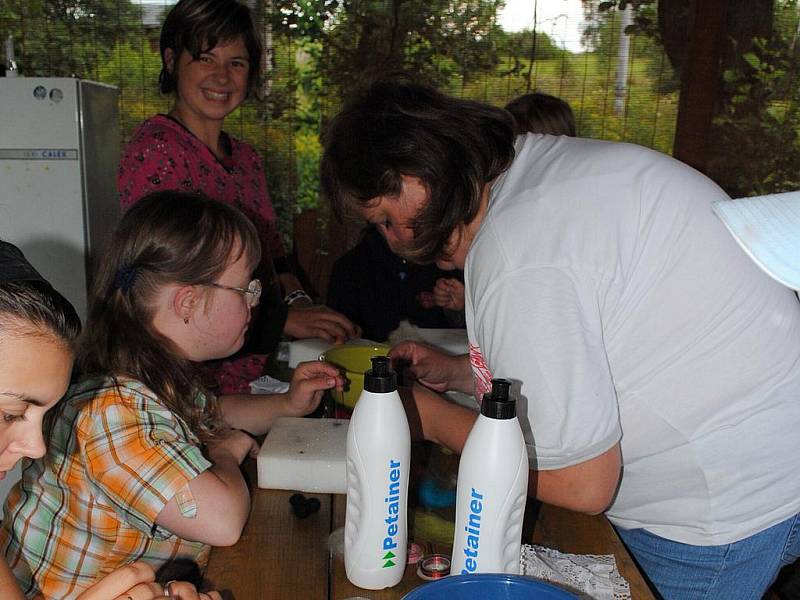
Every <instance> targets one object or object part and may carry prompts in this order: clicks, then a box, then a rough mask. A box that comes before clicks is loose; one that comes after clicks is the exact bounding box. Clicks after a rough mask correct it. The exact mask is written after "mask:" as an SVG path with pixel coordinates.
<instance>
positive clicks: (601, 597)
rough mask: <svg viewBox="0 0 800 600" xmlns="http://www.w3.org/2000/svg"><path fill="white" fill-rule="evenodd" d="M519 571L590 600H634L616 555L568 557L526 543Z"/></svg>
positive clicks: (576, 555)
mask: <svg viewBox="0 0 800 600" xmlns="http://www.w3.org/2000/svg"><path fill="white" fill-rule="evenodd" d="M519 567H520V569H519V572H520V573H521V574H523V575H529V576H531V577H536V578H538V579H544V580H545V581H552V582H553V583H558V584H560V585H563V586H565V587H568V588H570V589H571V591H572V592H573V593H576V594H577V595H578V596H579V597H580V598H584V599H586V600H589V599H591V600H630V597H631V588H630V586H629V585H628V582H627V581H625V578H624V577H623V576H622V575H620V573H619V571H618V570H617V563H616V561H615V560H614V555H613V554H565V553H563V552H559V551H558V550H553V549H551V548H545V547H544V546H531V545H528V544H523V546H522V551H521V552H520V557H519Z"/></svg>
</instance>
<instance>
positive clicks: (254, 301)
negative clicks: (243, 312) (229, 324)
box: [208, 279, 261, 308]
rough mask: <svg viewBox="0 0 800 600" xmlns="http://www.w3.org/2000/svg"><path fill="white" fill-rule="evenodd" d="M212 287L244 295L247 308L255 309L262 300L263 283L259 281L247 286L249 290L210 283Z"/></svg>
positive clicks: (253, 281)
mask: <svg viewBox="0 0 800 600" xmlns="http://www.w3.org/2000/svg"><path fill="white" fill-rule="evenodd" d="M208 285H210V286H211V287H215V288H220V289H221V290H233V291H234V292H239V293H240V294H244V298H245V301H246V302H247V306H249V307H250V308H254V307H256V306H258V301H259V300H260V299H261V282H260V281H259V280H258V279H253V280H252V281H251V282H250V283H248V284H247V288H240V287H233V286H230V285H222V284H221V283H209V284H208Z"/></svg>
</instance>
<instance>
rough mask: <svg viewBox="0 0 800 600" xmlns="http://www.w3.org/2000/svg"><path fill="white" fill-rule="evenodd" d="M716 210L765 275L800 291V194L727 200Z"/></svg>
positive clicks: (716, 205) (788, 193)
mask: <svg viewBox="0 0 800 600" xmlns="http://www.w3.org/2000/svg"><path fill="white" fill-rule="evenodd" d="M712 208H713V209H714V212H715V213H717V215H718V216H719V218H720V219H722V222H723V223H725V226H726V227H727V228H728V230H729V231H730V232H731V234H732V235H733V237H734V238H735V239H736V241H737V242H739V245H740V246H741V247H742V249H743V250H744V251H745V252H747V254H748V255H749V256H750V258H752V259H753V260H754V261H755V262H756V264H757V265H758V266H759V267H761V268H762V269H763V270H764V272H765V273H767V274H768V275H769V276H770V277H773V278H774V279H776V280H777V281H780V282H781V283H782V284H783V285H785V286H787V287H790V288H793V289H795V290H800V192H785V193H783V194H769V195H768V196H754V197H752V198H739V199H738V200H725V201H722V202H715V203H714V204H713V206H712Z"/></svg>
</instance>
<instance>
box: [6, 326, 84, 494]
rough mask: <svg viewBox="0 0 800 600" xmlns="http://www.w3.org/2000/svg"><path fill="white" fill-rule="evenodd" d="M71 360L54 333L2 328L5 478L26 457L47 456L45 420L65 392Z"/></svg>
mask: <svg viewBox="0 0 800 600" xmlns="http://www.w3.org/2000/svg"><path fill="white" fill-rule="evenodd" d="M72 361H73V355H72V352H71V351H70V350H69V349H68V348H67V347H66V346H65V345H64V344H63V343H62V342H61V341H60V340H58V339H56V338H55V337H54V336H53V335H52V334H50V333H44V332H40V331H37V330H33V331H32V330H30V329H28V330H23V331H19V330H15V331H14V332H13V333H11V334H9V333H8V332H4V331H2V330H1V329H0V479H3V478H4V477H5V473H6V471H9V470H11V469H12V468H13V467H14V465H15V464H16V463H17V461H19V460H20V459H21V458H22V457H25V456H27V457H29V458H39V457H41V456H44V453H45V450H46V448H45V443H44V439H43V437H42V420H43V418H44V415H45V413H46V412H47V411H48V410H49V409H50V408H52V407H53V406H54V405H55V404H56V403H57V402H58V401H59V399H60V398H61V397H62V396H63V395H64V393H65V392H66V390H67V386H68V385H69V378H70V372H71V371H72Z"/></svg>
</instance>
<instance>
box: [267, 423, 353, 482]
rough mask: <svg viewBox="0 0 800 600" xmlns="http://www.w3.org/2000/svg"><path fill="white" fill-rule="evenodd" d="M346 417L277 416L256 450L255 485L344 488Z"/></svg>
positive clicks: (345, 471) (345, 480)
mask: <svg viewBox="0 0 800 600" xmlns="http://www.w3.org/2000/svg"><path fill="white" fill-rule="evenodd" d="M349 422H350V421H349V420H347V419H305V418H297V417H280V418H278V419H276V420H275V423H274V424H273V425H272V429H270V431H269V433H268V434H267V437H266V439H265V440H264V443H263V444H262V445H261V450H260V451H259V453H258V459H257V465H258V487H261V488H269V489H279V490H296V491H298V492H314V493H318V494H344V493H346V492H347V467H346V460H347V459H346V451H347V426H348V424H349Z"/></svg>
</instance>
